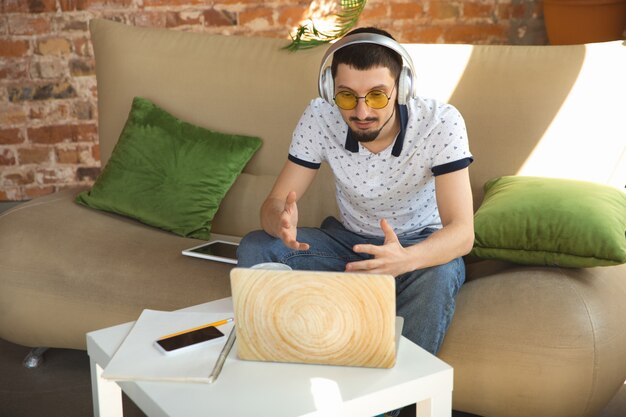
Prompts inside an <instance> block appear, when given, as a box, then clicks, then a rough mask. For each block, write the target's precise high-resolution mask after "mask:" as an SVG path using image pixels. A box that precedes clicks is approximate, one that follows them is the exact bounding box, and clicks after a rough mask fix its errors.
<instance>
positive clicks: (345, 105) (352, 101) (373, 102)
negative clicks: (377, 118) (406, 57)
mask: <svg viewBox="0 0 626 417" xmlns="http://www.w3.org/2000/svg"><path fill="white" fill-rule="evenodd" d="M395 88H396V86H395V85H394V86H393V89H392V90H391V94H393V90H394V89H395ZM361 98H362V99H364V100H365V104H367V105H368V106H369V107H371V108H372V109H377V110H378V109H382V108H384V107H386V106H387V104H389V100H390V99H391V96H390V95H389V96H388V95H387V94H385V92H384V91H381V90H372V91H370V92H369V93H367V94H366V95H365V96H363V97H359V96H357V95H356V94H354V93H351V92H349V91H340V92H338V93H337V94H336V95H335V97H334V98H333V99H334V100H335V104H337V107H339V108H340V109H343V110H352V109H354V108H355V107H356V105H357V103H358V102H359V99H361Z"/></svg>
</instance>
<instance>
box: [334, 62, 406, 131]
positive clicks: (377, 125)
mask: <svg viewBox="0 0 626 417" xmlns="http://www.w3.org/2000/svg"><path fill="white" fill-rule="evenodd" d="M394 86H395V79H394V78H393V76H392V75H391V72H390V71H389V69H388V68H385V67H375V68H371V69H368V70H357V69H354V68H352V67H350V66H348V65H347V64H339V66H338V67H337V74H336V76H335V94H337V93H340V92H349V93H352V94H354V95H355V96H357V97H364V96H365V95H366V94H367V93H369V92H370V91H373V90H379V91H381V92H383V93H384V94H385V95H387V96H388V97H390V99H389V103H388V104H387V106H385V107H383V108H382V109H373V108H371V107H369V106H368V105H367V104H366V103H365V99H364V98H359V99H358V101H357V105H356V107H355V108H354V109H352V110H344V109H341V108H340V109H339V111H340V112H341V116H342V117H343V119H344V121H345V122H346V123H347V124H348V128H349V129H350V130H351V131H352V134H353V137H354V138H355V139H356V140H358V141H359V142H371V141H373V140H375V139H376V138H377V137H378V135H379V134H380V132H381V130H382V129H383V127H386V126H385V124H386V123H387V122H388V121H389V120H390V118H391V116H392V115H393V112H394V107H395V103H396V94H397V92H396V89H395V88H394ZM391 124H393V123H391ZM388 126H390V125H389V124H388V125H387V127H388Z"/></svg>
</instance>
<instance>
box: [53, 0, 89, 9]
mask: <svg viewBox="0 0 626 417" xmlns="http://www.w3.org/2000/svg"><path fill="white" fill-rule="evenodd" d="M90 3H91V2H90V0H59V4H60V6H61V10H62V11H64V12H73V11H77V10H87V9H88V8H89V6H90Z"/></svg>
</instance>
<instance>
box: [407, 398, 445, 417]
mask: <svg viewBox="0 0 626 417" xmlns="http://www.w3.org/2000/svg"><path fill="white" fill-rule="evenodd" d="M415 413H416V417H450V416H451V415H452V392H447V393H445V394H439V395H437V396H436V397H432V398H428V399H426V400H424V401H419V402H417V403H416V404H415Z"/></svg>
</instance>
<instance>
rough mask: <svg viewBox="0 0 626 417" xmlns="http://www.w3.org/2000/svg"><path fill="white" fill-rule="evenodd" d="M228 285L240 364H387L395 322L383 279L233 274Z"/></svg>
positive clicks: (389, 283) (390, 284)
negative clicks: (258, 362)
mask: <svg viewBox="0 0 626 417" xmlns="http://www.w3.org/2000/svg"><path fill="white" fill-rule="evenodd" d="M230 281H231V290H232V297H233V308H234V315H235V326H236V331H237V355H238V357H239V358H240V359H244V360H255V361H272V362H292V363H310V364H324V365H345V366H363V367H373V368H391V367H393V365H394V364H395V361H396V346H397V342H398V339H399V336H400V334H399V333H400V332H401V325H402V321H401V319H400V318H398V319H399V320H398V321H397V320H396V291H395V279H394V278H393V277H392V276H391V275H374V274H364V273H345V272H320V271H275V270H263V269H248V268H234V269H233V270H231V273H230ZM397 322H398V323H399V328H398V329H397V328H396V327H398V326H397Z"/></svg>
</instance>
